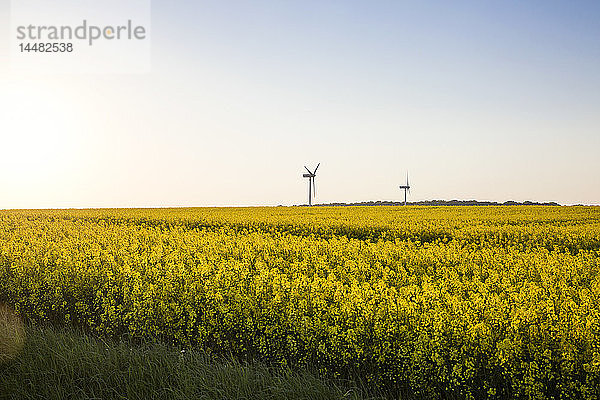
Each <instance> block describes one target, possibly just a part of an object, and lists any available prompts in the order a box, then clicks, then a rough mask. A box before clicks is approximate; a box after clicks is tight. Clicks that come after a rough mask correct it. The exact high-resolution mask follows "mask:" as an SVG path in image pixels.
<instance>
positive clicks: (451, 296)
mask: <svg viewBox="0 0 600 400" xmlns="http://www.w3.org/2000/svg"><path fill="white" fill-rule="evenodd" d="M599 271H600V208H598V207H537V206H527V207H525V206H515V207H505V206H501V207H410V206H409V207H313V208H306V207H292V208H284V207H277V208H194V209H191V208H190V209H129V210H125V209H114V210H108V209H104V210H19V211H0V302H2V303H6V304H7V305H9V306H11V307H13V308H14V309H15V310H16V311H17V313H18V314H19V315H20V316H21V317H22V318H25V319H26V320H27V321H29V322H30V323H44V322H47V323H53V324H60V325H62V324H74V325H78V326H82V327H84V328H85V329H86V330H89V331H92V332H95V333H98V334H102V335H111V336H115V337H119V336H123V335H125V336H128V337H131V338H133V339H136V340H138V339H139V340H147V339H149V338H160V339H162V340H168V341H172V342H174V343H176V344H178V345H182V346H198V347H202V348H205V349H207V350H209V351H211V352H214V353H217V354H234V355H236V356H238V357H256V358H260V359H263V360H266V361H267V362H269V363H276V364H284V365H289V366H292V367H295V366H308V367H310V368H314V369H317V370H319V371H321V372H322V373H323V374H326V375H329V376H334V377H348V376H359V377H361V379H364V380H365V381H367V382H370V383H372V384H373V385H379V386H380V387H383V388H388V389H389V390H391V391H395V392H397V393H413V394H415V395H416V396H417V397H431V398H477V399H479V398H528V399H546V398H548V399H549V398H557V399H558V398H564V399H568V398H585V399H598V398H599V397H600V277H599Z"/></svg>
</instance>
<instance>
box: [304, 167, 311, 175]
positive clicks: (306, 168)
mask: <svg viewBox="0 0 600 400" xmlns="http://www.w3.org/2000/svg"><path fill="white" fill-rule="evenodd" d="M304 169H305V170H307V171H308V173H309V174H311V175H312V172H310V169H308V167H307V166H306V165H305V166H304Z"/></svg>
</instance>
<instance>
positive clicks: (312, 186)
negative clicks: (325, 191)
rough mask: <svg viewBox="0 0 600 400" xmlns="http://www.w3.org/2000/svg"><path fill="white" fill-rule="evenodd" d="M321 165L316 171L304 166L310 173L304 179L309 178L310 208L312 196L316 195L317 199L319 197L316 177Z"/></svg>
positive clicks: (304, 175)
mask: <svg viewBox="0 0 600 400" xmlns="http://www.w3.org/2000/svg"><path fill="white" fill-rule="evenodd" d="M319 165H321V163H318V164H317V167H316V168H315V170H314V171H311V170H310V169H308V167H307V166H306V165H305V166H304V169H306V170H307V171H308V174H303V175H302V177H303V178H308V205H309V206H311V205H312V196H313V195H314V196H315V197H317V186H316V185H315V176H317V170H318V169H319Z"/></svg>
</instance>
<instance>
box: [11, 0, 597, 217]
mask: <svg viewBox="0 0 600 400" xmlns="http://www.w3.org/2000/svg"><path fill="white" fill-rule="evenodd" d="M3 15H4V16H3V18H4V20H5V21H6V19H7V18H8V17H7V11H6V8H5V9H4V14H3ZM151 31H152V72H151V73H150V74H144V75H125V74H120V75H45V76H44V75H37V76H29V75H24V74H15V73H11V72H9V71H8V69H7V68H5V67H4V66H2V67H0V85H2V86H0V87H1V88H2V89H4V90H0V106H1V108H0V118H1V119H0V123H3V125H4V126H0V135H2V141H3V142H4V144H5V145H6V144H7V145H8V147H5V148H4V149H3V151H6V148H10V149H11V150H10V156H8V157H4V158H3V159H2V160H0V167H1V169H2V174H1V175H0V185H1V186H2V188H3V190H2V192H1V193H0V208H13V207H103V206H193V205H199V206H201V205H277V204H299V203H302V202H305V201H306V189H307V184H306V181H305V180H303V179H302V177H301V175H302V173H303V166H304V165H305V164H306V165H308V166H309V167H311V166H314V165H316V163H317V162H321V168H320V169H319V174H318V176H317V191H318V193H317V195H318V198H317V201H318V202H334V201H336V202H337V201H348V202H350V201H364V200H380V199H381V200H398V199H401V198H402V197H403V195H402V192H401V191H400V190H399V189H398V188H397V186H398V184H400V183H402V181H403V180H404V176H405V173H406V171H409V172H410V176H411V184H412V185H413V191H412V198H411V199H412V200H424V199H454V198H459V199H473V198H474V199H479V200H496V201H505V200H519V201H522V200H538V201H558V202H561V203H565V204H574V203H587V204H600V156H599V155H598V149H600V2H598V1H561V2H557V1H526V2H523V1H453V2H448V1H435V2H433V1H423V2H416V1H411V2H400V1H393V2H392V1H390V2H387V1H368V2H367V1H361V2H359V1H302V2H298V1H295V2H292V1H201V2H184V1H176V2H172V1H171V2H167V1H158V0H155V1H153V2H152V27H151ZM4 53H6V45H5V46H4ZM4 59H6V58H4ZM0 61H2V58H0ZM2 62H3V63H4V61H2ZM28 115H39V116H44V117H46V120H48V121H50V123H48V124H45V125H41V124H40V123H39V121H35V120H28V119H27V116H28ZM3 147H4V146H3Z"/></svg>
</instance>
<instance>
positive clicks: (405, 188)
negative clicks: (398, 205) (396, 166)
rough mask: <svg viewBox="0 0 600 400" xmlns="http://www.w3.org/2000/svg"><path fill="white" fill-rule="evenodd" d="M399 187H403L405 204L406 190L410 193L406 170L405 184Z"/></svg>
mask: <svg viewBox="0 0 600 400" xmlns="http://www.w3.org/2000/svg"><path fill="white" fill-rule="evenodd" d="M399 188H400V189H404V205H406V192H408V193H410V185H409V184H408V172H407V173H406V185H401V186H399Z"/></svg>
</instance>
